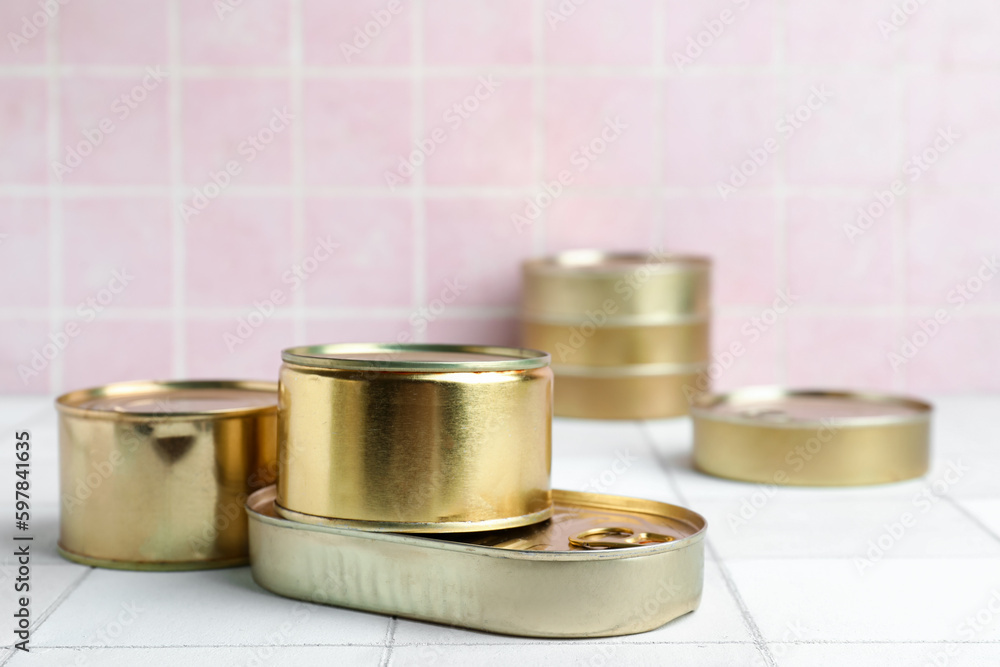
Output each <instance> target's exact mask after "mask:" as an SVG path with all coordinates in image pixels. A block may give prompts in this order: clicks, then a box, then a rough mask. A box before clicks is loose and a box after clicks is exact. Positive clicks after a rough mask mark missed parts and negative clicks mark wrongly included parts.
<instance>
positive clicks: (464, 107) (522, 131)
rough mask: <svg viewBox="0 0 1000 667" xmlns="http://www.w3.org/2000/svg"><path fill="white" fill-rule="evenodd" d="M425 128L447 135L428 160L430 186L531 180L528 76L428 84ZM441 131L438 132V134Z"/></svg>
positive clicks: (532, 148)
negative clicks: (524, 77) (523, 77)
mask: <svg viewBox="0 0 1000 667" xmlns="http://www.w3.org/2000/svg"><path fill="white" fill-rule="evenodd" d="M425 89H426V92H425V106H424V119H425V131H424V136H423V137H421V139H424V140H426V139H428V138H430V139H431V140H432V141H433V139H434V137H435V136H438V137H442V136H443V137H444V140H443V141H440V142H438V143H437V147H436V149H435V151H434V153H433V154H432V155H429V156H428V157H427V160H426V164H425V165H424V167H423V168H424V170H425V173H426V175H427V183H429V184H432V185H530V184H533V182H534V174H533V173H532V159H533V152H534V151H535V150H536V149H537V147H536V146H535V145H534V141H533V128H532V120H531V110H532V104H533V95H532V86H531V82H530V81H529V80H527V79H516V78H510V77H502V76H493V75H490V74H489V73H487V72H484V73H483V76H481V77H474V76H473V77H469V76H461V77H455V78H447V79H430V80H428V81H427V83H426V86H425ZM435 133H437V134H435Z"/></svg>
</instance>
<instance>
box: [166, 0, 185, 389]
mask: <svg viewBox="0 0 1000 667" xmlns="http://www.w3.org/2000/svg"><path fill="white" fill-rule="evenodd" d="M167 11H168V12H169V16H168V19H167V34H168V38H167V41H168V45H169V46H168V59H169V69H170V90H169V96H168V98H167V103H168V104H169V114H168V117H169V122H170V138H171V141H170V207H171V209H172V210H171V221H172V226H171V244H172V249H173V262H172V268H173V273H174V275H173V280H172V281H171V285H172V288H173V294H172V296H173V314H172V324H173V327H172V334H173V350H172V352H173V355H172V356H173V359H172V362H171V370H172V373H173V375H174V377H184V375H185V372H186V370H187V358H186V357H187V339H186V331H185V299H184V289H185V286H186V284H185V283H186V281H185V270H184V268H185V263H186V256H185V252H184V250H185V248H184V245H185V239H186V232H187V229H186V227H185V226H186V225H187V222H185V220H184V218H183V216H182V214H181V206H183V204H184V156H183V153H182V148H181V143H182V138H181V134H182V132H183V130H182V118H181V115H182V114H181V109H182V105H183V98H182V95H183V91H182V88H183V82H184V75H183V73H182V72H183V69H182V67H181V57H180V22H181V16H180V4H179V2H178V0H170V4H169V5H167Z"/></svg>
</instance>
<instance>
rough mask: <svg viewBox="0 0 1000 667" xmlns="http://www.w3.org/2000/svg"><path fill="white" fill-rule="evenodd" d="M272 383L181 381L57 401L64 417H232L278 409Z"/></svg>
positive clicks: (124, 385) (110, 388)
mask: <svg viewBox="0 0 1000 667" xmlns="http://www.w3.org/2000/svg"><path fill="white" fill-rule="evenodd" d="M277 405H278V386H277V385H276V384H275V383H273V382H256V381H242V380H185V381H176V382H165V381H140V382H117V383H114V384H108V385H104V386H100V387H93V388H90V389H80V390H77V391H72V392H69V393H67V394H63V395H62V396H60V397H59V398H57V399H56V407H57V408H58V409H59V410H60V411H62V412H73V413H76V414H85V415H88V416H106V417H142V418H145V419H148V418H168V417H194V416H210V415H225V416H233V415H237V414H243V413H247V412H255V411H258V410H266V409H268V408H275V409H276V408H277Z"/></svg>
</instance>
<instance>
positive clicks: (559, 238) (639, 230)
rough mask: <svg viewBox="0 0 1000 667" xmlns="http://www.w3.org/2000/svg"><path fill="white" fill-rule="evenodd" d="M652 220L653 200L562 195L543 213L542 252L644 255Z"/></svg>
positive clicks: (648, 247)
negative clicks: (599, 251) (576, 250)
mask: <svg viewBox="0 0 1000 667" xmlns="http://www.w3.org/2000/svg"><path fill="white" fill-rule="evenodd" d="M656 217H657V216H656V202H655V201H654V200H653V199H638V198H634V197H594V196H578V195H572V194H566V195H563V196H561V197H559V198H558V199H556V200H555V201H554V202H553V203H552V205H551V206H550V207H549V208H548V210H547V211H546V213H545V249H546V251H547V252H559V251H561V250H572V249H574V248H600V249H604V250H634V251H639V252H647V251H649V249H650V248H651V247H652V246H653V237H654V223H655V221H656Z"/></svg>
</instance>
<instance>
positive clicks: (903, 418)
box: [691, 387, 932, 428]
mask: <svg viewBox="0 0 1000 667" xmlns="http://www.w3.org/2000/svg"><path fill="white" fill-rule="evenodd" d="M931 410H932V408H931V405H930V404H929V403H926V402H924V401H920V400H917V399H913V398H907V397H903V396H893V395H890V394H877V393H864V392H850V391H828V390H816V389H804V390H790V389H783V388H781V387H748V388H745V389H739V390H737V391H734V392H731V393H729V394H721V395H709V394H706V395H702V396H699V397H698V398H696V399H695V401H694V403H693V404H692V406H691V412H692V414H694V415H695V416H697V417H702V418H705V419H711V420H715V421H728V422H735V423H740V424H747V425H753V426H767V427H778V428H781V427H786V428H800V427H810V426H814V425H816V426H819V425H822V424H823V423H824V422H825V421H831V420H832V421H835V422H836V423H837V424H838V425H839V426H855V425H856V426H862V425H869V424H889V423H898V422H909V421H916V420H922V419H927V418H929V417H930V413H931Z"/></svg>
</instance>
